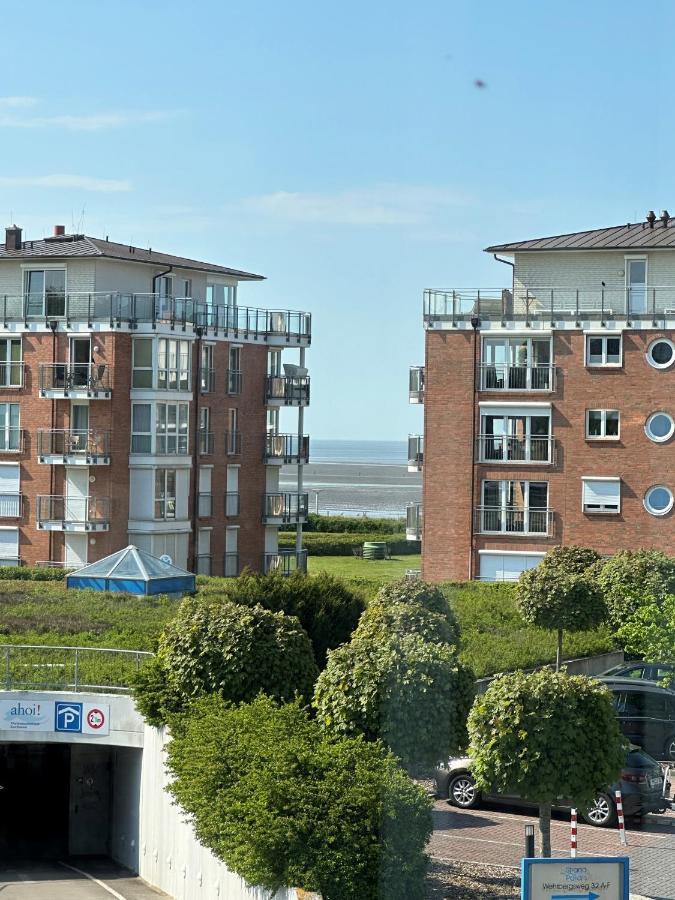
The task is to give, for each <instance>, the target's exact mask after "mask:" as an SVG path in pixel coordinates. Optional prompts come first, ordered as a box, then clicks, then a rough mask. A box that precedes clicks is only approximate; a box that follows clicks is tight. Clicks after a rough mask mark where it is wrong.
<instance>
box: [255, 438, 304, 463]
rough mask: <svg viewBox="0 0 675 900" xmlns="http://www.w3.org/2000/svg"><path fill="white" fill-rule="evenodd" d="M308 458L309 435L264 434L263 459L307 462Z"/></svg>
mask: <svg viewBox="0 0 675 900" xmlns="http://www.w3.org/2000/svg"><path fill="white" fill-rule="evenodd" d="M308 459H309V435H307V434H303V435H302V437H301V438H299V437H298V435H297V434H269V433H268V434H266V435H265V453H264V461H265V462H267V461H268V460H282V461H283V462H307V460H308Z"/></svg>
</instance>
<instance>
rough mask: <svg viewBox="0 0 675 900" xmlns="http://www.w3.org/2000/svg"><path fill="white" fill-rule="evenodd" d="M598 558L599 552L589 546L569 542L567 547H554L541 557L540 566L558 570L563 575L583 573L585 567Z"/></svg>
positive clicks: (587, 567)
mask: <svg viewBox="0 0 675 900" xmlns="http://www.w3.org/2000/svg"><path fill="white" fill-rule="evenodd" d="M599 559H600V554H599V553H596V551H595V550H591V548H590V547H577V546H575V545H574V544H571V545H570V546H568V547H554V548H553V549H552V550H549V551H548V553H547V554H546V556H545V557H544V558H543V560H542V561H541V563H539V565H540V566H542V565H543V566H545V567H546V568H547V569H549V570H550V571H554V570H555V571H558V572H561V573H562V574H563V575H583V574H584V572H586V570H587V569H589V568H590V567H591V566H593V565H594V564H595V563H597V562H598V560H599Z"/></svg>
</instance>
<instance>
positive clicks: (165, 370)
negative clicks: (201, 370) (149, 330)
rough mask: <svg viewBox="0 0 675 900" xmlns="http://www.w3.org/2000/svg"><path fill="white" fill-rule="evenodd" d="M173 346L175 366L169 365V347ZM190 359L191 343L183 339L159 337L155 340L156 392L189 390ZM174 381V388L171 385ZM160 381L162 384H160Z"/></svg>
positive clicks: (190, 383) (190, 380) (190, 382)
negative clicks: (173, 380) (162, 359)
mask: <svg viewBox="0 0 675 900" xmlns="http://www.w3.org/2000/svg"><path fill="white" fill-rule="evenodd" d="M172 344H175V351H176V360H175V362H176V365H175V366H172V365H171V364H170V358H171V355H170V350H171V345H172ZM162 353H163V355H164V364H163V365H162V363H161V358H162ZM183 358H184V359H185V361H186V365H185V366H183V364H182V362H181V360H182V359H183ZM191 359H192V342H191V341H187V340H185V339H183V338H174V337H159V338H157V390H158V391H183V392H187V391H190V390H191V385H192V379H191V365H190V362H191ZM172 377H173V379H175V386H173V385H172V384H171V381H172ZM162 380H163V381H164V383H163V384H162Z"/></svg>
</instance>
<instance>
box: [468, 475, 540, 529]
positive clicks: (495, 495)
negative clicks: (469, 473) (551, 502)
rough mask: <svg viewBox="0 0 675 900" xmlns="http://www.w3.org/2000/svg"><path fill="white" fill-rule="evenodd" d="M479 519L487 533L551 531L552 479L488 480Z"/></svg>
mask: <svg viewBox="0 0 675 900" xmlns="http://www.w3.org/2000/svg"><path fill="white" fill-rule="evenodd" d="M482 498H483V502H482V506H481V511H480V512H481V514H480V520H479V526H480V531H481V532H483V533H487V534H503V533H506V534H543V535H545V534H548V531H549V524H550V521H549V520H550V516H549V509H548V482H546V481H484V482H483V491H482Z"/></svg>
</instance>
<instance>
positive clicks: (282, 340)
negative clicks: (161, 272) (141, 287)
mask: <svg viewBox="0 0 675 900" xmlns="http://www.w3.org/2000/svg"><path fill="white" fill-rule="evenodd" d="M50 321H57V322H59V321H63V322H65V323H66V326H68V325H70V323H71V322H82V323H86V324H87V325H89V326H90V327H91V326H92V325H93V324H94V323H100V322H102V323H107V324H109V325H110V327H113V326H115V325H117V326H120V325H131V326H133V325H136V324H149V325H154V326H156V325H158V324H167V325H171V326H172V327H176V326H179V327H181V328H183V329H185V328H187V327H191V328H197V327H198V328H201V329H203V330H204V331H206V333H207V334H208V333H209V332H211V333H213V334H218V333H219V332H221V331H222V332H229V333H232V334H233V336H234V337H244V338H253V339H262V340H264V341H266V342H268V343H271V344H276V345H283V344H296V345H299V346H305V345H307V344H309V343H310V342H311V339H312V316H311V313H307V312H301V311H299V310H288V309H280V310H275V309H256V308H254V307H249V306H226V305H223V304H220V305H212V304H210V303H205V302H204V301H201V300H196V299H192V298H185V297H165V296H161V295H160V294H127V293H123V292H112V293H109V292H104V291H98V292H94V293H86V292H78V291H71V292H70V293H67V294H59V295H54V296H50V297H47V298H46V299H45V297H44V296H43V295H42V294H40V295H35V294H20V295H8V294H0V324H2V325H3V326H6V325H7V324H8V323H11V322H24V323H28V322H43V323H44V324H45V325H48V324H49V322H50Z"/></svg>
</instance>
